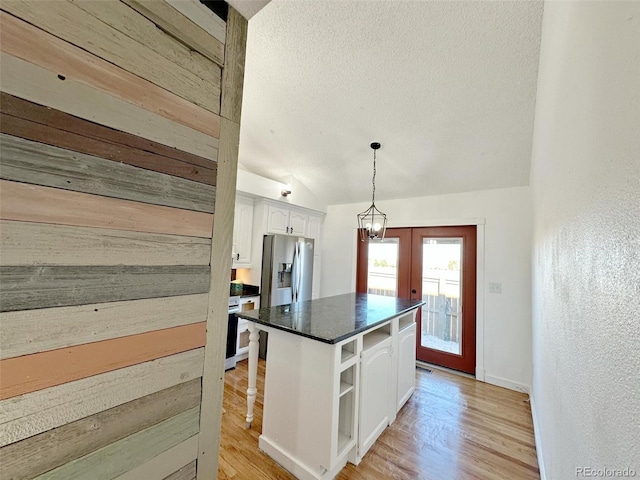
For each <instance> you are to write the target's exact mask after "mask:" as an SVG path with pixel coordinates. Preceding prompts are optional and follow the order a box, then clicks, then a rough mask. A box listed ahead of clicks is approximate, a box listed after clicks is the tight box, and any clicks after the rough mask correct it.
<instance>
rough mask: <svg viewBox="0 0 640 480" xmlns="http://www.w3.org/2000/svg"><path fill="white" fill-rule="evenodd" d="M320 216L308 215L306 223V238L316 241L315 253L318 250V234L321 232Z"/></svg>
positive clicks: (321, 218)
mask: <svg viewBox="0 0 640 480" xmlns="http://www.w3.org/2000/svg"><path fill="white" fill-rule="evenodd" d="M322 220H323V217H322V215H313V214H309V221H308V223H307V235H306V236H307V237H308V238H313V239H314V240H315V241H316V252H319V251H320V249H319V248H318V247H319V244H320V233H321V232H322Z"/></svg>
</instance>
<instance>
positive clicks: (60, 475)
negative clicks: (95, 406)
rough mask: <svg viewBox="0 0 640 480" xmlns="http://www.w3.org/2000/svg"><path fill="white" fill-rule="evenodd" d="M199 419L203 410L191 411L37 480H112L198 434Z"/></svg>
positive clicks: (130, 436) (43, 475)
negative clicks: (89, 479) (87, 479)
mask: <svg viewBox="0 0 640 480" xmlns="http://www.w3.org/2000/svg"><path fill="white" fill-rule="evenodd" d="M199 417H200V408H199V407H195V408H192V409H190V410H187V411H186V412H182V413H179V414H178V415H175V416H174V417H172V418H169V419H168V420H165V421H163V422H160V423H158V424H157V425H154V426H152V427H149V428H146V429H145V430H142V431H140V432H137V433H134V434H133V435H129V436H128V437H126V438H123V439H122V440H118V441H117V442H115V443H112V444H111V445H108V446H106V447H104V448H101V449H100V450H96V451H95V452H92V453H90V454H88V455H85V456H84V457H81V458H78V459H77V460H73V461H72V462H69V463H67V464H65V465H62V466H60V467H58V468H56V469H54V470H51V471H50V472H47V473H44V474H42V475H40V476H38V477H36V478H37V479H38V480H82V479H86V478H87V474H89V476H90V477H91V479H92V480H111V479H113V478H116V477H118V476H119V475H122V474H123V473H125V472H128V471H129V470H132V469H133V468H135V467H137V466H138V465H141V464H143V463H144V462H146V461H149V460H151V459H152V458H153V457H156V456H158V455H160V454H161V453H162V452H165V451H166V450H169V449H170V448H171V447H174V446H176V445H178V444H180V443H182V442H184V441H185V440H187V439H189V438H191V437H193V436H195V435H197V433H198V419H199ZM196 439H197V436H196ZM89 472H90V473H89Z"/></svg>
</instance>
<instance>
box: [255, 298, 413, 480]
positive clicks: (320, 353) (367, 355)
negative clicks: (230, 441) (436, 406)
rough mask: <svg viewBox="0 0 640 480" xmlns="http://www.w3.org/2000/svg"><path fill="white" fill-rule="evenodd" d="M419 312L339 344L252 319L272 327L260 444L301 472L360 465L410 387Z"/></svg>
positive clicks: (328, 473) (320, 476)
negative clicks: (400, 394)
mask: <svg viewBox="0 0 640 480" xmlns="http://www.w3.org/2000/svg"><path fill="white" fill-rule="evenodd" d="M416 312H417V308H416V309H414V310H412V311H411V312H407V313H405V314H402V315H399V316H397V317H394V318H391V319H390V320H387V321H386V322H383V323H382V324H381V325H376V326H375V327H373V328H371V329H369V330H367V331H365V332H360V333H357V334H354V335H353V336H352V337H349V338H347V339H345V340H342V341H340V342H338V343H336V344H329V343H324V342H319V341H317V340H314V339H311V338H307V337H303V336H298V335H294V334H292V333H290V332H287V331H283V330H279V329H274V328H270V327H266V326H264V325H260V324H258V325H256V326H257V327H258V328H259V329H260V330H262V331H266V332H268V333H269V339H268V341H269V358H268V360H267V362H266V375H265V390H264V410H263V417H262V419H263V423H262V434H261V435H260V437H259V447H260V450H262V451H263V452H265V453H266V454H267V455H269V456H270V457H271V458H273V459H274V460H276V461H277V462H278V463H279V464H280V465H282V466H284V467H285V468H286V469H287V470H289V471H290V472H291V473H293V475H294V476H295V477H296V478H302V479H316V480H330V479H333V478H335V477H336V475H337V474H338V473H339V472H340V470H341V469H342V467H343V466H344V465H345V464H346V463H347V461H349V462H351V463H354V464H356V465H357V464H358V463H359V462H360V461H361V460H362V457H363V456H364V455H365V453H366V452H367V450H369V449H370V448H371V446H372V445H373V443H374V442H375V441H376V439H377V438H378V437H379V436H380V434H381V433H382V432H383V431H384V429H385V428H386V427H387V426H388V425H389V424H390V423H392V422H393V421H394V419H395V417H396V413H397V410H396V407H397V405H398V403H397V399H398V392H399V391H401V390H402V392H403V395H402V396H403V397H405V396H406V394H407V393H408V395H410V394H411V392H413V381H412V380H411V381H409V379H410V378H414V377H415V362H411V361H410V356H411V355H410V354H411V352H415V335H416V334H415V332H416V330H415V315H416ZM400 337H401V338H400ZM412 342H413V343H412ZM398 355H400V356H401V357H402V358H398ZM413 355H415V353H414V354H413ZM292 359H294V360H293V361H292ZM252 382H253V383H252ZM249 384H250V385H253V386H254V387H255V377H254V378H253V380H251V378H250V379H249ZM283 386H286V388H284V387H283ZM292 392H294V393H295V394H292ZM407 398H408V397H407ZM404 401H406V398H404Z"/></svg>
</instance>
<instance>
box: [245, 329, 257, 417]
mask: <svg viewBox="0 0 640 480" xmlns="http://www.w3.org/2000/svg"><path fill="white" fill-rule="evenodd" d="M259 339H260V330H258V329H257V328H256V324H255V323H253V322H249V385H248V388H247V428H251V422H252V421H253V406H254V404H255V403H256V394H257V393H258V389H257V388H256V379H257V377H258V349H259V342H258V340H259Z"/></svg>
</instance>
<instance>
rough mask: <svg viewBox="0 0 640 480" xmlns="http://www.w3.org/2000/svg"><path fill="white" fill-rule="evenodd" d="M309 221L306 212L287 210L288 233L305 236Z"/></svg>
mask: <svg viewBox="0 0 640 480" xmlns="http://www.w3.org/2000/svg"><path fill="white" fill-rule="evenodd" d="M308 223H309V215H307V214H306V213H302V212H298V211H296V210H291V211H290V212H289V234H290V235H301V236H303V237H306V236H307V226H308Z"/></svg>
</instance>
